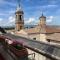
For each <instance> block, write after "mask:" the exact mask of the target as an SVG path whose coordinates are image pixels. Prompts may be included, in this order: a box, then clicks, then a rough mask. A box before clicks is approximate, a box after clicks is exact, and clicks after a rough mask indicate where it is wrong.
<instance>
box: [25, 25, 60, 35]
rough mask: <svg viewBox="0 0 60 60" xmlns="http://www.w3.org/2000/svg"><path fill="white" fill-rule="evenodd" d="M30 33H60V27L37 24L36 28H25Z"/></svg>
mask: <svg viewBox="0 0 60 60" xmlns="http://www.w3.org/2000/svg"><path fill="white" fill-rule="evenodd" d="M25 31H26V32H27V33H28V34H36V33H46V34H47V33H60V29H57V28H54V27H51V26H48V25H46V26H45V27H40V26H36V27H35V28H30V29H25Z"/></svg>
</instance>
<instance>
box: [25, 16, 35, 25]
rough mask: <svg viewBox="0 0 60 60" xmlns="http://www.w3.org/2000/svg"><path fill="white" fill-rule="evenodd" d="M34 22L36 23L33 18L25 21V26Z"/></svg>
mask: <svg viewBox="0 0 60 60" xmlns="http://www.w3.org/2000/svg"><path fill="white" fill-rule="evenodd" d="M33 21H35V18H33V17H31V18H29V19H28V20H26V21H25V24H31V23H32V22H33Z"/></svg>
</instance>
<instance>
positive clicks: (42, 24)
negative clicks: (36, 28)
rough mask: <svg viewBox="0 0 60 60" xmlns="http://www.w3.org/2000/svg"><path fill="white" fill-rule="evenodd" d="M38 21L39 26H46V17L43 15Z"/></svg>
mask: <svg viewBox="0 0 60 60" xmlns="http://www.w3.org/2000/svg"><path fill="white" fill-rule="evenodd" d="M39 19H40V23H39V24H40V26H45V25H46V17H45V16H44V15H43V13H42V16H41V17H40V18H39Z"/></svg>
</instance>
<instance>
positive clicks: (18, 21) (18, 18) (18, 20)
mask: <svg viewBox="0 0 60 60" xmlns="http://www.w3.org/2000/svg"><path fill="white" fill-rule="evenodd" d="M23 15H24V12H23V10H22V8H21V6H20V3H19V2H18V5H17V9H16V12H15V31H20V30H21V29H23V28H24V16H23Z"/></svg>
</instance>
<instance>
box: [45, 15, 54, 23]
mask: <svg viewBox="0 0 60 60" xmlns="http://www.w3.org/2000/svg"><path fill="white" fill-rule="evenodd" d="M53 18H54V17H53V16H49V17H47V20H46V22H47V23H51V22H52V21H53Z"/></svg>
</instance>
